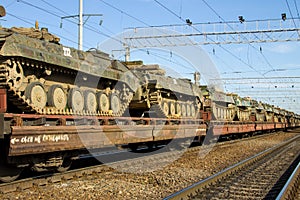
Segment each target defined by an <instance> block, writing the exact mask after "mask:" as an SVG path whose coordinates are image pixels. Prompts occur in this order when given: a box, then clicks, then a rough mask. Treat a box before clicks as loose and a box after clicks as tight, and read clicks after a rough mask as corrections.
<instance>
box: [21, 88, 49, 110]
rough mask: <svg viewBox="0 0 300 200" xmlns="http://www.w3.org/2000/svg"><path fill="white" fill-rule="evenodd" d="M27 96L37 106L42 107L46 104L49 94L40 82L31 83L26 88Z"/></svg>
mask: <svg viewBox="0 0 300 200" xmlns="http://www.w3.org/2000/svg"><path fill="white" fill-rule="evenodd" d="M25 97H26V98H27V99H29V100H30V103H31V104H32V105H33V106H34V107H36V108H39V109H42V108H44V107H45V106H46V103H47V94H46V92H45V90H44V87H43V85H42V84H41V83H40V82H33V83H30V84H29V85H28V86H27V87H26V89H25Z"/></svg>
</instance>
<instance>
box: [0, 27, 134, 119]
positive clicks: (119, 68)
mask: <svg viewBox="0 0 300 200" xmlns="http://www.w3.org/2000/svg"><path fill="white" fill-rule="evenodd" d="M0 59H1V61H0V87H1V88H6V89H7V91H8V99H9V102H8V103H9V104H10V105H9V107H8V108H9V110H8V112H13V113H16V112H17V113H39V114H53V115H54V114H67V115H93V116H122V115H123V113H124V111H125V110H126V108H127V107H128V105H129V103H130V101H131V99H132V97H133V94H134V91H135V90H136V88H137V85H136V84H138V82H137V81H135V80H137V78H136V77H135V76H134V75H133V74H132V73H130V72H129V70H128V68H127V67H126V66H124V65H123V64H122V63H120V62H119V61H116V60H112V59H110V58H109V56H108V55H107V54H105V53H103V52H101V51H99V50H96V49H92V50H89V51H87V52H84V51H80V50H76V49H74V48H70V47H65V46H63V45H61V44H60V43H59V38H58V37H56V36H55V35H53V34H50V33H49V32H48V30H47V29H46V28H42V29H41V30H39V29H37V28H15V27H13V28H0Z"/></svg>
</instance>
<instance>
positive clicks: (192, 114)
mask: <svg viewBox="0 0 300 200" xmlns="http://www.w3.org/2000/svg"><path fill="white" fill-rule="evenodd" d="M191 116H192V117H196V108H195V106H194V104H192V105H191Z"/></svg>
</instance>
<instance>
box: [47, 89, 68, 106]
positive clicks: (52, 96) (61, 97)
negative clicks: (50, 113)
mask: <svg viewBox="0 0 300 200" xmlns="http://www.w3.org/2000/svg"><path fill="white" fill-rule="evenodd" d="M66 104H67V96H66V94H65V92H64V90H63V88H62V86H60V85H52V86H51V87H50V88H49V90H48V105H49V106H52V107H55V108H57V109H60V110H61V109H64V108H65V107H66Z"/></svg>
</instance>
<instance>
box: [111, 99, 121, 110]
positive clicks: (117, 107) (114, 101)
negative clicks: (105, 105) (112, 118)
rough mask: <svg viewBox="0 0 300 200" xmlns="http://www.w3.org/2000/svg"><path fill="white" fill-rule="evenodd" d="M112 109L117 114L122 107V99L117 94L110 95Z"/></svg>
mask: <svg viewBox="0 0 300 200" xmlns="http://www.w3.org/2000/svg"><path fill="white" fill-rule="evenodd" d="M110 109H111V110H112V111H113V113H114V114H117V113H118V112H119V111H120V109H121V101H120V98H119V96H118V95H117V94H112V95H111V96H110Z"/></svg>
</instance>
